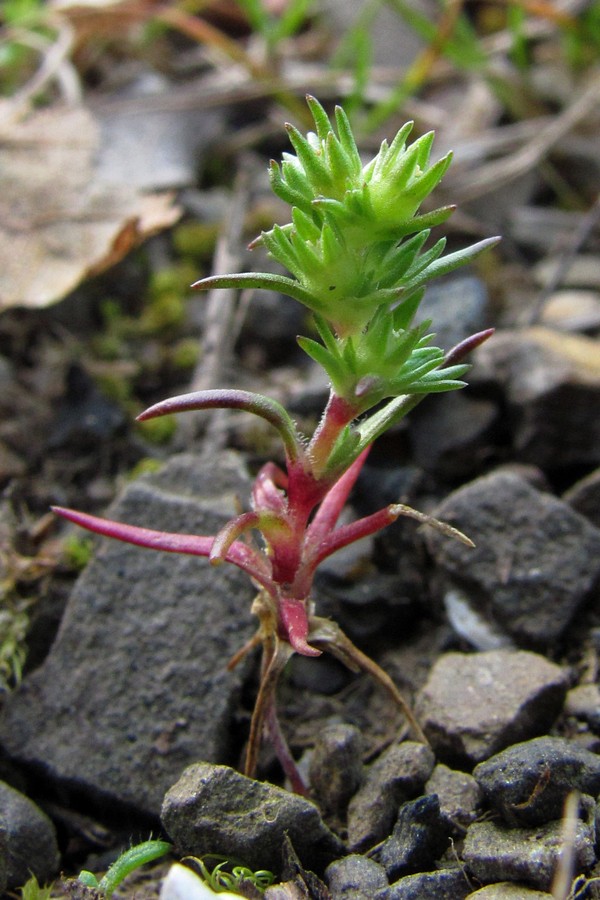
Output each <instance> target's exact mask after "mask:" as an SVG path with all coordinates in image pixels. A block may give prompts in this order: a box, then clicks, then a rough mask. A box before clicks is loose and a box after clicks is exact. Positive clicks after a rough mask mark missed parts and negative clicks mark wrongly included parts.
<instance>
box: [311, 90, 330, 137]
mask: <svg viewBox="0 0 600 900" xmlns="http://www.w3.org/2000/svg"><path fill="white" fill-rule="evenodd" d="M306 102H307V104H308V108H309V109H310V113H311V115H312V117H313V119H314V123H315V128H316V129H317V137H318V138H319V140H321V141H324V140H326V138H327V136H328V135H329V134H331V131H332V128H331V122H330V121H329V116H328V115H327V113H326V112H325V110H324V109H323V107H322V106H321V104H320V103H319V101H318V100H317V98H316V97H313V96H311V95H310V94H307V95H306Z"/></svg>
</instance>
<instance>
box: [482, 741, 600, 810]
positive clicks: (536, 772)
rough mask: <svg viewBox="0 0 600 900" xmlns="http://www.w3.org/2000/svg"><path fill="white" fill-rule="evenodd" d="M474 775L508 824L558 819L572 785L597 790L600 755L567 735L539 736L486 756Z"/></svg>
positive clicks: (576, 788) (590, 791)
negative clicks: (488, 756) (562, 736)
mask: <svg viewBox="0 0 600 900" xmlns="http://www.w3.org/2000/svg"><path fill="white" fill-rule="evenodd" d="M473 776H474V777H475V778H476V779H477V783H478V784H479V786H480V788H481V790H482V791H483V793H484V796H485V798H486V800H487V801H488V802H489V803H490V804H491V805H492V806H493V807H494V809H496V810H497V811H498V812H499V813H500V815H501V816H502V818H503V819H504V821H505V822H506V823H507V824H509V825H522V826H527V827H533V826H535V825H540V824H543V823H544V822H549V821H550V820H551V819H559V818H560V817H561V816H562V813H563V806H564V802H565V799H566V797H567V795H568V794H570V793H571V792H572V791H579V792H580V793H582V794H591V795H592V796H594V797H595V796H596V795H597V794H599V793H600V756H598V754H596V753H591V752H590V751H589V750H585V749H584V748H582V747H580V746H579V745H578V744H575V743H574V742H573V741H569V740H567V739H566V738H558V737H540V738H536V739H535V740H532V741H525V742H524V743H521V744H515V745H513V746H512V747H508V748H507V749H506V750H503V751H502V752H501V753H497V754H496V755H495V756H492V757H490V759H487V760H486V761H485V762H483V763H480V765H478V766H476V767H475V769H474V770H473Z"/></svg>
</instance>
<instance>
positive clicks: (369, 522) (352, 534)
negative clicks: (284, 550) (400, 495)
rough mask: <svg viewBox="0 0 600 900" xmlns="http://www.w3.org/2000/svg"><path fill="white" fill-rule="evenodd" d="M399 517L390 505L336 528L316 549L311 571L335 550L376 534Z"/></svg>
mask: <svg viewBox="0 0 600 900" xmlns="http://www.w3.org/2000/svg"><path fill="white" fill-rule="evenodd" d="M399 515H400V513H399V512H397V511H396V508H395V507H394V505H393V504H392V505H390V506H386V507H385V509H380V510H379V511H378V512H376V513H373V514H372V515H370V516H365V517H364V518H363V519H357V520H356V522H350V523H349V524H348V525H342V526H341V527H340V528H337V529H336V530H335V531H334V532H333V533H332V534H330V535H329V537H327V538H325V539H324V540H323V541H322V542H321V544H320V545H319V546H318V547H317V548H316V553H315V554H314V556H313V557H312V559H311V566H312V569H313V570H314V569H315V568H316V567H317V566H318V565H319V563H320V562H322V561H323V560H324V559H326V558H327V557H328V556H331V554H332V553H335V552H336V550H340V549H341V548H342V547H347V546H348V544H353V543H354V542H355V541H359V540H360V539H361V538H364V537H367V536H368V535H370V534H376V533H377V532H378V531H381V529H382V528H386V527H387V526H388V525H391V523H392V522H395V521H396V519H397V518H398V517H399Z"/></svg>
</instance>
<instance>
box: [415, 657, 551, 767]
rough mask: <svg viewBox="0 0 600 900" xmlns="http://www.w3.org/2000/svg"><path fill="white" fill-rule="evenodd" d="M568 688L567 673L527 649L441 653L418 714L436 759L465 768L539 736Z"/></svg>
mask: <svg viewBox="0 0 600 900" xmlns="http://www.w3.org/2000/svg"><path fill="white" fill-rule="evenodd" d="M566 689H567V675H566V672H564V671H563V670H562V669H561V668H560V667H559V666H557V665H555V664H554V663H551V662H549V661H548V660H547V659H545V658H544V657H543V656H540V655H539V654H537V653H531V652H529V651H527V650H505V649H502V650H489V651H486V652H483V653H445V654H444V655H443V656H440V657H439V659H438V660H437V661H436V663H435V664H434V666H433V668H432V670H431V672H430V674H429V678H428V680H427V682H426V683H425V685H424V686H423V688H422V689H421V692H420V694H419V697H418V700H417V703H416V714H417V718H418V720H419V722H420V723H421V726H422V728H423V729H424V731H425V734H426V735H427V737H428V738H429V740H430V742H431V745H432V747H433V748H434V750H435V751H436V753H437V755H438V756H439V758H440V759H442V760H443V761H445V762H449V763H450V764H452V763H454V764H459V765H461V766H462V765H467V766H468V765H471V764H473V763H477V762H481V761H482V760H484V759H487V758H488V756H491V755H492V753H497V752H498V751H499V750H502V749H504V747H507V746H508V745H510V744H513V743H514V742H515V741H522V740H525V739H527V738H530V737H536V736H537V735H539V734H543V733H544V732H545V731H546V730H547V729H548V728H549V726H550V725H551V724H552V723H553V721H554V719H555V718H556V717H557V715H558V713H559V712H560V709H561V706H562V703H563V700H564V697H565V693H566Z"/></svg>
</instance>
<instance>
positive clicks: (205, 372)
mask: <svg viewBox="0 0 600 900" xmlns="http://www.w3.org/2000/svg"><path fill="white" fill-rule="evenodd" d="M250 169H251V164H250V161H249V158H242V160H241V162H240V165H239V168H238V171H237V174H236V178H235V181H234V185H233V192H232V195H231V200H230V203H229V207H228V209H227V213H226V217H225V221H224V223H223V230H222V232H221V235H220V237H219V240H218V242H217V247H216V250H215V257H214V265H213V273H214V274H219V273H222V272H235V271H238V270H239V268H240V261H241V255H242V249H241V239H242V232H243V227H244V219H245V214H246V209H247V206H248V198H249V195H250ZM202 302H204V303H206V318H205V326H204V334H203V339H202V353H201V356H200V360H199V362H198V364H197V366H196V368H195V370H194V374H193V376H192V379H191V382H190V388H189V389H190V391H202V390H210V389H211V388H215V387H217V386H218V385H219V384H221V383H222V381H223V376H224V373H225V371H226V369H227V365H228V363H229V361H230V360H231V358H232V354H233V346H234V344H235V340H236V337H237V333H238V331H239V328H240V326H241V323H240V320H239V317H238V316H237V315H236V312H237V306H238V292H237V291H235V290H228V289H219V290H212V291H209V292H208V294H206V295H203V297H202ZM223 416H227V411H226V410H215V411H214V412H213V413H211V414H210V417H208V418H207V414H206V413H192V414H190V415H189V416H186V417H185V419H182V420H181V422H180V423H179V433H178V437H179V443H180V444H184V445H187V446H189V445H190V444H191V443H193V442H194V440H195V439H196V437H197V436H198V434H200V433H204V435H205V443H204V447H203V452H204V453H205V454H208V455H210V454H212V453H214V452H216V451H217V450H219V449H222V446H223V443H224V441H225V440H226V433H227V430H226V428H224V420H223Z"/></svg>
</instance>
